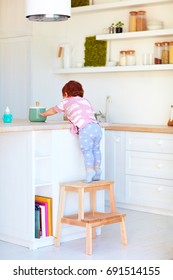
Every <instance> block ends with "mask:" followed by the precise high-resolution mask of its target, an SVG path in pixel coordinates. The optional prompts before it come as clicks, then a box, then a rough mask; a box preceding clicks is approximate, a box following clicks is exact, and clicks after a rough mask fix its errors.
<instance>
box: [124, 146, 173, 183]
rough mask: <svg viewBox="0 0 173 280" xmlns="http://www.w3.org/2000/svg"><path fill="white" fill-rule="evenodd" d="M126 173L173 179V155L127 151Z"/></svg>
mask: <svg viewBox="0 0 173 280" xmlns="http://www.w3.org/2000/svg"><path fill="white" fill-rule="evenodd" d="M126 174H130V175H138V176H147V177H154V178H165V179H173V155H172V154H157V153H145V152H131V151H126Z"/></svg>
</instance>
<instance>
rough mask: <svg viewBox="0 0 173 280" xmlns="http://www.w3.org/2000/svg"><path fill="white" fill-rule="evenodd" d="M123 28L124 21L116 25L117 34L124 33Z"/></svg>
mask: <svg viewBox="0 0 173 280" xmlns="http://www.w3.org/2000/svg"><path fill="white" fill-rule="evenodd" d="M123 26H124V23H123V22H122V21H118V22H117V23H116V24H115V27H116V33H122V32H123Z"/></svg>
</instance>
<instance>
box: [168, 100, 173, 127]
mask: <svg viewBox="0 0 173 280" xmlns="http://www.w3.org/2000/svg"><path fill="white" fill-rule="evenodd" d="M167 125H169V126H173V105H171V111H170V117H169V120H168V123H167Z"/></svg>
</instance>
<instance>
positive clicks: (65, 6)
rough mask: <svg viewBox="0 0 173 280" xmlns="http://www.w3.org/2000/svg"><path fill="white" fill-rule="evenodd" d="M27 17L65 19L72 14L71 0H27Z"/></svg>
mask: <svg viewBox="0 0 173 280" xmlns="http://www.w3.org/2000/svg"><path fill="white" fill-rule="evenodd" d="M25 3H26V18H28V19H29V20H32V21H47V22H51V21H63V20H67V19H68V18H69V17H70V16H71V0H25Z"/></svg>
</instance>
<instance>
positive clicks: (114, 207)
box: [108, 183, 116, 213]
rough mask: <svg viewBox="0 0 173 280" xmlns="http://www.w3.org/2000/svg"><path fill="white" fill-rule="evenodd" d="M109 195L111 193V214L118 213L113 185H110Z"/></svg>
mask: <svg viewBox="0 0 173 280" xmlns="http://www.w3.org/2000/svg"><path fill="white" fill-rule="evenodd" d="M108 193H109V201H110V211H111V213H116V202H115V197H114V186H113V183H111V184H110V188H109V190H108Z"/></svg>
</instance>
